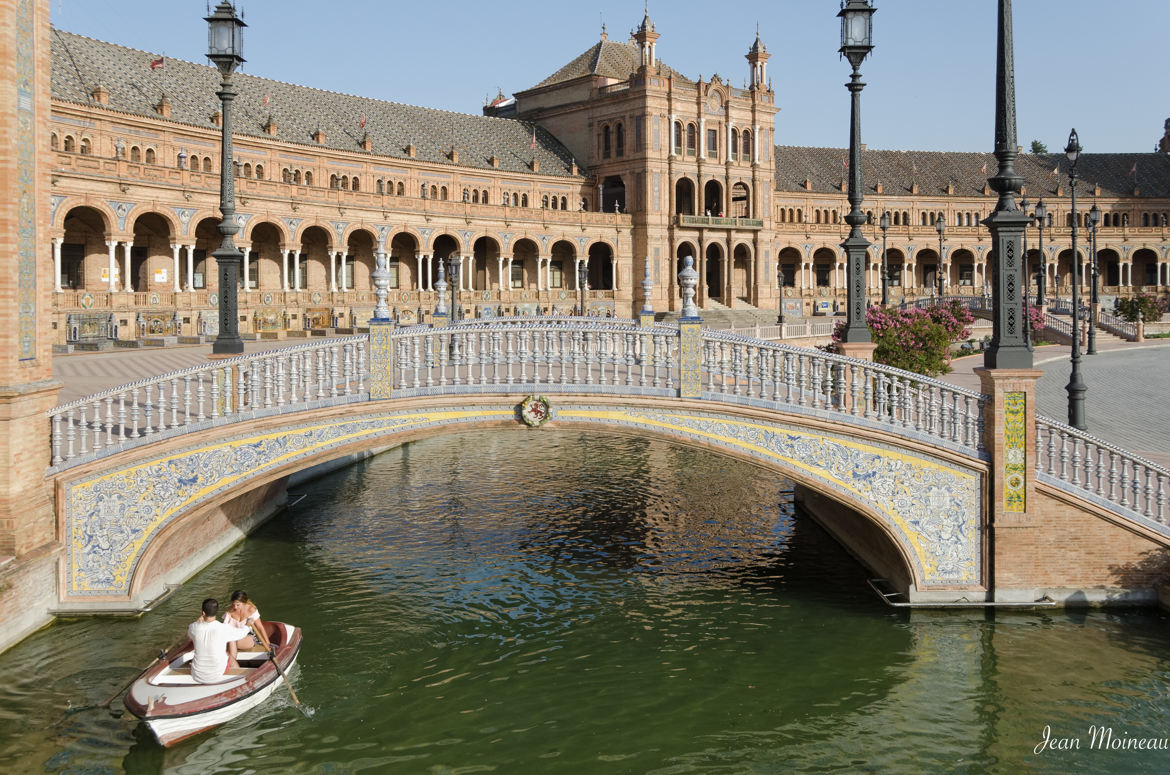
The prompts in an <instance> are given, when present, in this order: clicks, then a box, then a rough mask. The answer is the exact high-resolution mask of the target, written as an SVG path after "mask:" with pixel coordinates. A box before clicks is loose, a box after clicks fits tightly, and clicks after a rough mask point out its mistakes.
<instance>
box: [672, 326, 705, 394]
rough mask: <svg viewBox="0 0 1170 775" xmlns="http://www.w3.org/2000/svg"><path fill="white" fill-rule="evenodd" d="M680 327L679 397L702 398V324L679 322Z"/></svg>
mask: <svg viewBox="0 0 1170 775" xmlns="http://www.w3.org/2000/svg"><path fill="white" fill-rule="evenodd" d="M678 328H679V368H680V370H681V378H680V381H681V390H680V392H679V398H701V397H702V395H703V385H702V381H703V380H702V373H701V371H702V363H701V360H702V354H703V352H702V347H703V337H702V331H701V328H702V326H701V324H699V323H679V325H678Z"/></svg>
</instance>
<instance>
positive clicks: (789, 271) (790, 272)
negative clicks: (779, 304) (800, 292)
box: [780, 264, 796, 288]
mask: <svg viewBox="0 0 1170 775" xmlns="http://www.w3.org/2000/svg"><path fill="white" fill-rule="evenodd" d="M780 268H781V269H782V270H783V271H784V287H785V288H795V287H796V264H782V265H781V267H780Z"/></svg>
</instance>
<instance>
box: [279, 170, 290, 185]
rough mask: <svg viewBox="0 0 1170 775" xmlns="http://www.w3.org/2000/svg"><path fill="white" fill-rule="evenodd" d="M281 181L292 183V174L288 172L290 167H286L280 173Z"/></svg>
mask: <svg viewBox="0 0 1170 775" xmlns="http://www.w3.org/2000/svg"><path fill="white" fill-rule="evenodd" d="M280 179H281V181H283V182H285V183H291V182H292V173H291V172H289V171H288V167H285V168H284V169H282V170H281V171H280Z"/></svg>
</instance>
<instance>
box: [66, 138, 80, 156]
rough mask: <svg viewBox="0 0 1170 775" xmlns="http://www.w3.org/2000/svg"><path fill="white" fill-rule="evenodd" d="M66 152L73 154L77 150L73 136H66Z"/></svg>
mask: <svg viewBox="0 0 1170 775" xmlns="http://www.w3.org/2000/svg"><path fill="white" fill-rule="evenodd" d="M65 150H66V151H68V152H69V153H73V152H74V151H76V150H77V148H76V146H75V145H74V140H73V135H65Z"/></svg>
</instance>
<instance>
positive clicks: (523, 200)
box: [520, 194, 528, 207]
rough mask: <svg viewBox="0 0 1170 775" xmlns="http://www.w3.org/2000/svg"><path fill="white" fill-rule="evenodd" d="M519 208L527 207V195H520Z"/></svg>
mask: <svg viewBox="0 0 1170 775" xmlns="http://www.w3.org/2000/svg"><path fill="white" fill-rule="evenodd" d="M520 206H521V207H527V206H528V194H521V195H520Z"/></svg>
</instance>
